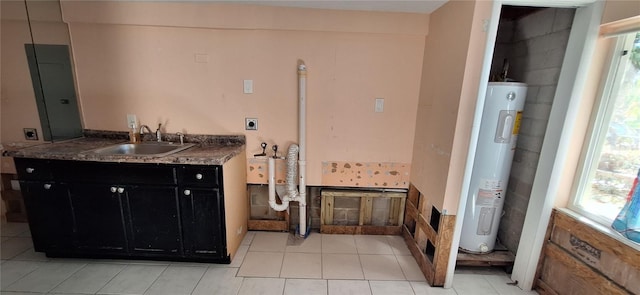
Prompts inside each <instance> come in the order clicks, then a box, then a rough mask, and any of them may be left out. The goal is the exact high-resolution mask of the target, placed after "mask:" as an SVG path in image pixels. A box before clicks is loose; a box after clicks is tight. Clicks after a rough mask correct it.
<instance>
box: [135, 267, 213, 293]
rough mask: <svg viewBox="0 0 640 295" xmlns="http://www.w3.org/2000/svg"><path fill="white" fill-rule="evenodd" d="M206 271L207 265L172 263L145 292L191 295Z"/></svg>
mask: <svg viewBox="0 0 640 295" xmlns="http://www.w3.org/2000/svg"><path fill="white" fill-rule="evenodd" d="M206 271H207V268H206V267H194V266H177V265H170V266H169V267H167V269H165V270H164V272H162V274H161V275H160V277H159V278H158V279H157V280H156V281H155V282H154V283H153V285H151V287H149V289H148V290H147V291H146V292H145V294H149V295H190V294H191V292H193V289H195V287H196V285H197V284H198V282H199V281H200V278H202V276H203V275H204V273H205V272H206Z"/></svg>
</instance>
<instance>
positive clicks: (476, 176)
mask: <svg viewBox="0 0 640 295" xmlns="http://www.w3.org/2000/svg"><path fill="white" fill-rule="evenodd" d="M526 95H527V85H526V84H524V83H514V82H495V83H494V82H492V83H489V86H488V87H487V96H486V99H485V103H484V110H483V111H482V120H481V122H480V134H479V136H478V145H477V149H476V155H475V162H474V164H473V171H472V173H471V184H470V186H469V192H468V197H467V208H466V210H465V213H464V219H463V224H462V236H461V237H460V249H461V250H463V251H466V252H470V253H489V252H491V251H493V248H494V246H495V242H496V237H497V235H498V225H499V224H500V217H501V216H502V206H503V205H504V197H505V193H506V190H507V184H508V181H509V172H510V170H511V162H512V160H513V154H514V152H515V149H516V140H517V138H518V132H519V131H520V121H521V119H522V109H523V107H524V100H525V97H526Z"/></svg>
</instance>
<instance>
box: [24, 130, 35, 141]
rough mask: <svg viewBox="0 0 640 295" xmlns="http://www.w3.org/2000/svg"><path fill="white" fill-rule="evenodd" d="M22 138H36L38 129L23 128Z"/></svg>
mask: <svg viewBox="0 0 640 295" xmlns="http://www.w3.org/2000/svg"><path fill="white" fill-rule="evenodd" d="M22 130H23V131H24V139H26V140H38V130H36V128H23V129H22Z"/></svg>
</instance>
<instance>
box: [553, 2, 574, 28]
mask: <svg viewBox="0 0 640 295" xmlns="http://www.w3.org/2000/svg"><path fill="white" fill-rule="evenodd" d="M555 10H556V15H555V17H554V19H553V27H552V31H554V32H557V31H561V30H567V29H571V25H572V24H573V16H574V15H575V12H576V10H575V8H556V9H555Z"/></svg>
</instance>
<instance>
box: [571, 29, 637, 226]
mask: <svg viewBox="0 0 640 295" xmlns="http://www.w3.org/2000/svg"><path fill="white" fill-rule="evenodd" d="M639 33H640V30H637V31H634V32H629V33H625V34H621V35H618V36H615V37H612V38H616V39H617V40H616V42H612V43H613V44H612V46H611V48H610V50H609V52H608V56H609V57H608V64H607V65H606V69H607V70H606V71H605V72H604V73H603V75H602V79H601V82H600V84H601V87H599V88H600V89H599V91H598V96H597V99H596V101H595V103H594V108H593V111H592V113H591V116H590V119H589V127H588V130H587V133H586V136H585V142H584V145H583V148H582V151H581V157H580V162H579V164H578V167H577V168H578V169H577V173H576V174H575V179H574V182H573V184H574V185H573V188H572V194H571V197H570V199H569V202H568V204H567V208H569V209H570V210H572V211H574V212H577V213H579V214H580V215H583V216H584V217H586V218H588V219H591V220H593V221H595V222H597V223H599V224H602V225H605V226H607V227H610V226H611V224H612V222H613V219H608V218H606V217H604V216H602V215H599V214H594V213H592V212H591V211H588V210H586V209H585V208H584V207H583V206H580V204H579V202H580V201H581V199H582V197H583V196H584V195H585V192H586V190H587V189H588V187H589V185H591V181H590V180H591V179H592V178H593V177H594V176H595V173H596V170H597V165H598V160H599V159H600V155H601V153H602V150H603V148H604V141H605V140H606V136H607V131H608V128H605V127H604V124H605V123H607V127H608V125H609V122H610V121H611V117H612V116H613V108H614V106H615V102H616V101H615V99H614V96H613V95H615V93H617V91H618V89H619V88H620V84H621V82H622V78H623V75H621V71H620V69H621V65H622V64H623V63H624V62H627V60H628V59H629V57H630V56H631V50H630V49H629V53H628V54H626V55H623V54H622V52H623V51H624V50H625V49H627V48H626V47H627V46H629V45H631V47H632V46H633V43H634V40H635V34H639ZM595 157H597V159H596V158H595ZM594 166H595V167H594ZM614 218H615V217H614Z"/></svg>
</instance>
